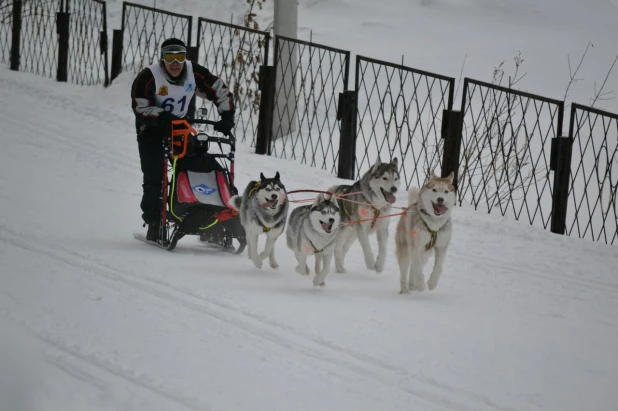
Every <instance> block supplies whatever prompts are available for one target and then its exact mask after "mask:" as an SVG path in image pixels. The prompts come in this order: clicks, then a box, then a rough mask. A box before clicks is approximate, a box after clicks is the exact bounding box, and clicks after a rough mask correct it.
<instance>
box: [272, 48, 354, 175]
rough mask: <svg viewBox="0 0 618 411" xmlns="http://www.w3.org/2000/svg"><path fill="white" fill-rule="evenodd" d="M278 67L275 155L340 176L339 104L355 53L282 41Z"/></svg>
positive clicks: (274, 137)
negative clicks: (351, 57)
mask: <svg viewBox="0 0 618 411" xmlns="http://www.w3.org/2000/svg"><path fill="white" fill-rule="evenodd" d="M274 67H275V73H276V74H275V91H274V110H273V125H272V138H271V141H270V144H271V145H270V153H271V154H272V155H274V156H276V157H279V158H290V159H295V160H299V161H300V162H301V163H302V164H308V165H310V166H312V167H317V168H321V169H323V170H326V171H329V172H334V173H336V172H337V159H338V155H337V153H338V151H339V134H340V125H339V122H338V121H337V102H338V98H339V93H340V92H343V91H344V90H346V89H347V87H348V76H349V67H350V52H349V51H345V50H340V49H336V48H332V47H327V46H323V45H320V44H315V43H311V42H306V41H302V40H295V39H291V38H287V37H283V36H277V37H276V39H275V59H274Z"/></svg>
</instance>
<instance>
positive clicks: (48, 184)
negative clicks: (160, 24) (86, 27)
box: [0, 69, 618, 411]
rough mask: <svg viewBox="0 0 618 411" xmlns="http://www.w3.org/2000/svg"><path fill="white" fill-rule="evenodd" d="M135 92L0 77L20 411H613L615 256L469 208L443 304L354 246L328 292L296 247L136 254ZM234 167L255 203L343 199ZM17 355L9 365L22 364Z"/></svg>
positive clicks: (248, 164)
mask: <svg viewBox="0 0 618 411" xmlns="http://www.w3.org/2000/svg"><path fill="white" fill-rule="evenodd" d="M130 80H131V79H130V78H128V77H124V76H121V78H120V80H119V81H118V82H116V83H115V84H114V85H113V86H112V87H111V88H110V89H107V90H105V89H102V88H92V89H87V90H88V92H87V93H84V89H83V88H79V87H77V86H71V85H65V84H57V83H54V82H51V81H48V80H45V79H41V78H37V77H35V76H30V75H24V74H22V73H15V72H10V71H7V70H4V69H3V70H2V72H1V75H0V87H1V88H2V90H3V94H2V97H1V98H2V102H3V107H5V109H4V110H2V112H1V113H0V121H1V123H2V127H3V133H4V134H3V135H4V136H5V137H4V138H3V139H2V141H3V146H4V150H5V153H8V154H9V155H7V156H5V158H4V161H2V162H1V163H0V175H1V176H2V177H0V193H1V194H0V206H1V208H2V210H3V211H4V212H3V213H2V215H0V244H1V246H0V272H1V276H0V296H1V297H0V318H2V319H3V321H8V323H9V324H11V325H18V326H23V327H25V329H27V330H28V333H27V340H28V341H29V344H30V347H31V348H30V351H26V353H30V354H29V355H26V354H23V355H26V358H27V359H28V360H29V361H28V364H29V365H28V367H26V368H22V367H19V368H13V367H0V369H2V373H4V378H5V379H8V381H9V382H13V383H14V382H15V381H25V382H23V383H21V385H20V388H21V390H11V391H9V392H8V393H7V392H5V393H4V395H0V398H2V400H4V401H9V400H11V399H14V398H15V396H16V395H18V394H19V393H21V394H24V396H26V397H28V399H29V400H31V401H32V403H33V404H32V407H31V408H8V409H28V410H29V409H33V410H40V409H45V410H80V411H83V410H103V409H105V410H111V409H114V410H144V409H149V410H170V409H174V410H184V409H190V410H205V409H213V410H218V409H220V410H272V409H278V410H290V409H294V410H315V409H321V410H341V409H345V410H352V409H354V410H376V409H382V410H403V409H405V410H423V411H425V410H495V409H500V410H561V411H563V410H573V411H575V410H581V409H588V408H594V409H595V410H605V411H610V410H614V409H615V404H616V402H617V401H618V394H617V393H616V391H615V389H614V387H615V384H616V382H617V381H618V359H617V358H616V356H615V355H614V354H615V347H616V343H618V320H616V316H615V315H614V313H616V312H617V311H616V310H617V309H618V279H617V278H616V275H615V267H616V266H617V265H618V256H617V253H616V248H615V247H612V246H606V245H601V244H599V243H592V242H589V241H586V240H578V239H575V238H568V237H561V236H556V235H553V234H550V233H548V232H545V231H541V230H538V229H535V228H532V227H529V226H527V225H526V224H523V223H516V222H512V221H503V220H502V219H500V218H498V217H495V216H487V215H485V214H483V213H481V212H475V211H472V210H470V209H468V208H466V207H461V208H457V209H456V210H455V214H454V218H455V229H456V232H455V235H454V240H453V245H452V249H451V251H450V254H449V255H448V256H447V259H446V265H445V272H444V275H443V279H442V282H441V283H440V285H439V287H438V289H437V290H436V291H434V292H432V293H428V292H427V293H424V294H418V293H417V294H412V295H409V296H401V295H399V294H398V281H399V280H398V273H397V266H396V263H395V261H394V258H393V249H392V248H391V249H390V251H389V257H388V259H387V265H386V269H385V271H384V273H382V274H380V275H377V274H375V273H373V272H368V271H367V270H366V269H365V268H364V265H363V264H362V260H363V259H362V255H361V250H360V247H359V246H358V244H356V245H355V246H353V248H352V250H351V252H350V256H349V257H348V261H349V262H348V265H349V268H348V270H349V274H345V275H342V274H331V275H330V276H329V277H328V278H327V287H326V289H324V290H321V291H319V292H316V291H314V290H313V289H312V287H311V284H310V280H309V279H307V278H305V277H301V276H299V275H298V274H296V273H295V272H294V266H295V260H294V257H293V255H292V254H291V252H290V251H289V250H288V249H287V248H286V247H285V243H284V242H283V241H280V242H279V243H278V244H277V253H278V259H279V262H280V264H281V268H280V269H279V270H277V271H273V270H271V269H270V268H264V269H262V270H261V271H257V270H255V268H254V267H253V265H252V263H251V261H250V260H249V259H247V258H246V256H245V255H243V256H230V255H222V254H220V253H217V252H211V251H209V250H208V249H207V248H205V247H204V246H203V245H201V244H199V243H198V242H197V240H195V239H194V238H193V237H189V238H185V239H183V240H181V241H180V242H179V245H178V248H177V250H176V251H174V252H173V253H169V252H166V251H163V250H159V249H156V248H154V247H150V246H148V245H145V244H142V243H139V242H136V241H135V240H133V238H132V236H131V233H132V231H136V230H142V228H141V224H140V211H139V206H138V205H139V199H140V189H141V186H140V184H141V174H140V171H139V160H138V157H137V148H136V144H135V140H134V136H133V129H132V128H133V125H132V121H131V120H132V119H131V113H130V111H129V110H128V108H127V107H128V103H129V101H128V99H127V93H126V90H127V89H128V87H129V85H130ZM24 107H32V108H36V109H35V110H34V112H35V113H36V115H35V116H32V114H31V113H32V112H33V111H32V110H29V111H25V110H23V108H24ZM67 113H71V117H67ZM67 120H68V121H67ZM237 164H238V167H237V170H238V171H237V172H238V185H239V186H240V187H244V185H245V184H247V182H248V181H249V180H250V179H252V178H255V177H256V175H257V173H258V171H263V172H264V173H265V174H267V175H272V174H274V172H275V171H279V172H281V174H282V178H283V180H284V182H285V184H286V185H287V186H288V188H289V189H302V188H308V189H324V188H326V187H328V186H329V185H331V184H333V183H335V182H336V181H337V180H336V179H335V178H333V177H332V176H331V175H329V174H327V173H325V172H322V171H318V170H315V169H310V168H308V167H305V166H300V165H297V164H295V163H292V162H287V161H283V160H277V159H275V158H268V161H266V159H265V158H263V157H261V156H257V155H255V154H252V153H251V149H249V148H248V147H246V146H242V147H241V148H240V150H239V153H238V160H237ZM297 199H299V197H297ZM398 204H400V205H401V204H402V201H401V199H400V200H399V201H398ZM393 231H394V224H392V225H391V241H390V244H392V235H393ZM3 329H6V327H4V328H3ZM6 335H9V334H8V333H7V334H6ZM16 338H17V337H16ZM3 344H4V345H7V344H8V345H9V348H6V347H5V349H4V350H0V352H2V353H3V356H4V357H6V358H2V359H0V363H2V364H6V363H7V362H9V363H10V362H12V361H13V360H15V358H18V359H19V358H22V357H21V356H19V353H20V352H21V350H17V353H15V349H14V346H12V345H11V344H10V341H9V342H7V341H6V340H4V341H3ZM17 344H18V347H21V346H22V345H23V343H22V342H21V341H19V340H18V343H17ZM11 347H13V349H10V348H11ZM16 356H17V357H16ZM18 363H20V362H19V361H18ZM6 370H16V371H17V370H19V371H20V372H22V373H23V375H21V376H20V377H19V379H17V380H16V378H17V377H16V375H19V374H16V373H14V372H13V371H10V374H6V372H7V371H6ZM2 373H0V374H2ZM10 386H11V385H9V387H10ZM3 387H4V388H5V389H7V388H6V387H7V386H6V385H4V386H3ZM9 394H10V395H9Z"/></svg>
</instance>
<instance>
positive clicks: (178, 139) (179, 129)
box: [172, 119, 236, 158]
mask: <svg viewBox="0 0 618 411" xmlns="http://www.w3.org/2000/svg"><path fill="white" fill-rule="evenodd" d="M190 123H193V124H211V125H213V124H216V121H212V120H199V119H198V120H190V121H187V120H185V119H180V120H173V121H172V147H174V146H176V147H182V151H181V152H180V154H178V156H177V157H178V158H182V157H184V156H185V154H187V147H188V145H189V134H193V135H195V136H197V135H198V134H200V133H198V131H197V130H196V129H194V128H193V127H191V124H190ZM202 134H205V133H202ZM206 136H207V137H208V141H209V142H215V143H219V144H221V143H224V144H229V145H230V146H231V147H232V149H234V150H235V147H236V138H235V137H234V135H233V134H232V133H230V136H229V137H226V138H222V137H211V136H208V135H206Z"/></svg>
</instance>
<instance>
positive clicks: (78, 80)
mask: <svg viewBox="0 0 618 411" xmlns="http://www.w3.org/2000/svg"><path fill="white" fill-rule="evenodd" d="M66 1H67V5H68V12H69V13H70V20H69V21H70V23H69V62H68V70H69V81H70V82H71V83H74V84H80V85H88V86H90V85H97V84H103V85H105V86H107V85H108V84H109V74H108V73H109V70H108V59H107V13H106V5H105V2H104V1H101V0H66Z"/></svg>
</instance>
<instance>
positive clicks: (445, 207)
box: [395, 171, 455, 294]
mask: <svg viewBox="0 0 618 411" xmlns="http://www.w3.org/2000/svg"><path fill="white" fill-rule="evenodd" d="M453 177H454V174H453V173H452V172H451V173H450V174H449V176H448V177H447V178H438V177H437V176H436V175H435V174H434V172H433V171H432V173H431V178H430V179H429V181H428V182H427V183H425V184H424V185H423V187H422V188H421V189H420V191H419V189H418V188H417V187H413V188H412V189H410V191H409V193H408V207H407V209H406V210H407V214H404V215H402V216H401V217H400V218H399V223H398V224H397V231H396V233H395V246H396V247H395V254H396V256H397V262H398V263H399V271H400V282H401V291H400V292H401V294H407V293H409V292H410V290H416V291H423V290H424V289H425V277H424V275H423V266H424V265H425V264H427V261H429V257H430V256H431V254H432V253H435V261H434V267H433V271H432V272H431V277H429V281H428V282H427V287H428V288H429V289H430V290H433V289H435V288H436V286H437V285H438V280H439V279H440V275H441V274H442V266H443V265H444V257H446V250H447V249H448V246H449V243H450V242H451V234H452V229H453V228H452V224H451V209H452V208H453V206H454V205H455V188H454V187H453Z"/></svg>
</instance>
